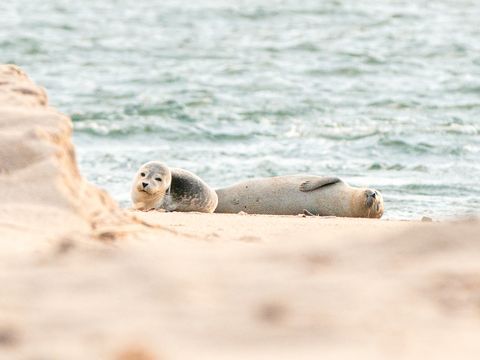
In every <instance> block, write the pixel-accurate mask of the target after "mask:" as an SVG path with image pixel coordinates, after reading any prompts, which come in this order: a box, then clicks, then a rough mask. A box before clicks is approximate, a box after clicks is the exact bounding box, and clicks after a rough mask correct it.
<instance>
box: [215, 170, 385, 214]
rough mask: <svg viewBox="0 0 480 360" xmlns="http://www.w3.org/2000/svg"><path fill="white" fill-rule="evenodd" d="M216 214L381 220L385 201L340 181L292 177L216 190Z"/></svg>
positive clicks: (368, 190)
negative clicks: (303, 215) (307, 214)
mask: <svg viewBox="0 0 480 360" xmlns="http://www.w3.org/2000/svg"><path fill="white" fill-rule="evenodd" d="M216 192H217V195H218V206H217V208H216V210H215V212H217V213H238V212H240V211H243V212H246V213H249V214H271V215H298V214H302V213H311V214H314V215H320V216H339V217H365V218H380V217H381V216H382V215H383V211H384V207H383V198H382V195H381V194H380V192H378V191H376V190H374V189H367V188H356V187H352V186H350V185H348V184H347V183H346V182H344V181H343V180H341V179H339V178H338V177H328V176H312V175H290V176H277V177H271V178H262V179H252V180H246V181H243V182H240V183H237V184H235V185H232V186H228V187H225V188H221V189H217V190H216Z"/></svg>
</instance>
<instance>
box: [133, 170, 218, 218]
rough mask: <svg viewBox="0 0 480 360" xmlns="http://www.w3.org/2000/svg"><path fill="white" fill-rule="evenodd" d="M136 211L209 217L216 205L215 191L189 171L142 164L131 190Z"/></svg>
mask: <svg viewBox="0 0 480 360" xmlns="http://www.w3.org/2000/svg"><path fill="white" fill-rule="evenodd" d="M131 195H132V202H133V207H134V208H135V209H137V210H144V211H148V210H165V211H198V212H206V213H212V212H213V211H214V210H215V208H216V206H217V203H218V198H217V194H216V193H215V190H213V189H212V188H210V187H209V186H208V185H207V184H206V183H205V182H204V181H203V180H202V179H200V178H199V177H198V176H197V175H195V174H193V173H191V172H190V171H187V170H184V169H177V168H169V167H168V166H167V165H165V164H163V163H161V162H159V161H150V162H148V163H146V164H143V165H142V166H141V167H140V169H139V170H138V171H137V173H136V174H135V179H134V181H133V186H132V193H131Z"/></svg>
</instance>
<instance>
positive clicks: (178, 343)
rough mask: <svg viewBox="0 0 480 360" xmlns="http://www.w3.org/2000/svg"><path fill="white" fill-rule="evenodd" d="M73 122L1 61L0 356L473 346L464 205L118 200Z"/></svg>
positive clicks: (478, 229) (352, 352) (460, 353)
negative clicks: (140, 203) (300, 210)
mask: <svg viewBox="0 0 480 360" xmlns="http://www.w3.org/2000/svg"><path fill="white" fill-rule="evenodd" d="M71 131H72V125H71V121H70V119H69V118H68V117H67V116H65V115H62V114H60V113H58V112H57V111H56V110H55V109H52V108H50V107H49V106H48V104H47V97H46V95H45V91H44V90H42V89H41V88H39V87H38V86H36V85H34V84H33V82H32V81H31V80H30V79H29V78H28V77H27V76H26V75H25V74H24V73H23V72H22V71H21V70H20V69H18V68H17V67H14V66H0V201H1V203H0V204H1V205H0V283H1V284H2V286H1V290H0V359H117V360H118V359H122V360H125V359H129V360H132V359H137V360H146V359H273V358H275V359H319V358H321V359H362V358H365V359H425V358H435V359H452V358H458V359H477V358H478V357H479V356H480V342H479V341H478V339H479V334H480V261H479V259H480V223H479V222H478V221H475V220H470V221H458V222H444V223H437V222H433V223H425V222H406V221H382V220H371V219H338V218H319V217H301V216H252V215H225V214H193V213H192V214H181V213H157V212H148V213H142V212H130V211H124V210H122V209H119V208H118V206H117V205H116V204H115V202H114V201H113V200H112V199H111V198H110V197H109V195H108V194H106V193H104V192H103V191H101V190H99V189H97V188H95V187H93V186H92V185H90V184H88V183H87V182H86V181H85V180H84V179H83V178H82V177H81V175H80V174H79V171H78V168H77V165H76V162H75V151H74V148H73V145H72V143H71ZM386 206H387V208H388V203H387V204H386Z"/></svg>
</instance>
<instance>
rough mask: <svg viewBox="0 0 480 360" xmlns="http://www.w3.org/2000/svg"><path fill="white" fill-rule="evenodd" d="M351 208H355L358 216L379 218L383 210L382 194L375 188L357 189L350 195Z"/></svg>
mask: <svg viewBox="0 0 480 360" xmlns="http://www.w3.org/2000/svg"><path fill="white" fill-rule="evenodd" d="M352 199H354V200H353V201H352V208H353V207H356V208H357V210H356V211H357V213H358V214H359V215H360V216H359V217H366V218H376V219H380V218H381V217H382V215H383V212H384V206H383V197H382V194H381V193H380V192H379V191H378V190H375V189H359V190H357V193H356V194H355V196H353V197H352Z"/></svg>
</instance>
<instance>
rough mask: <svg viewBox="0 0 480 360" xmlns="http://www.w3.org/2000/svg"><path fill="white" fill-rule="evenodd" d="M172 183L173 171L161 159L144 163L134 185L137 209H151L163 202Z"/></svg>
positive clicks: (134, 204)
mask: <svg viewBox="0 0 480 360" xmlns="http://www.w3.org/2000/svg"><path fill="white" fill-rule="evenodd" d="M171 183H172V173H171V172H170V169H169V168H168V166H167V165H165V164H163V163H161V162H159V161H150V162H148V163H146V164H143V165H142V166H141V167H140V169H139V170H138V171H137V173H136V174H135V178H134V180H133V186H132V201H133V206H134V208H135V209H137V210H150V209H153V208H157V207H159V206H160V205H161V204H162V201H163V198H164V197H165V193H166V192H167V190H168V189H169V188H170V184H171Z"/></svg>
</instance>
